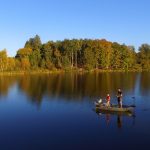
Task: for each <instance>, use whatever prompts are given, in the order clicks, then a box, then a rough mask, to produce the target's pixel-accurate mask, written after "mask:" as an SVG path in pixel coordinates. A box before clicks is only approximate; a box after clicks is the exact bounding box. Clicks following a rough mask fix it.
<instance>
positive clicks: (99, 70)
mask: <svg viewBox="0 0 150 150" xmlns="http://www.w3.org/2000/svg"><path fill="white" fill-rule="evenodd" d="M149 71H150V70H134V69H131V70H102V69H93V70H90V71H88V70H84V69H73V70H42V69H41V70H28V71H27V70H26V71H4V72H0V75H26V74H29V75H30V74H55V73H56V74H57V73H58V74H60V73H112V72H114V73H115V72H122V73H126V72H149Z"/></svg>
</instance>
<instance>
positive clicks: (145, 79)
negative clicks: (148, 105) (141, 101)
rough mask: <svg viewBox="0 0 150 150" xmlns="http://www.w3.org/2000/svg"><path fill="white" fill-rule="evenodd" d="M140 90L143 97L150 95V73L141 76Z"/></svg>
mask: <svg viewBox="0 0 150 150" xmlns="http://www.w3.org/2000/svg"><path fill="white" fill-rule="evenodd" d="M139 89H140V92H141V94H142V95H146V96H147V95H150V73H149V72H143V73H142V74H141V76H140V83H139Z"/></svg>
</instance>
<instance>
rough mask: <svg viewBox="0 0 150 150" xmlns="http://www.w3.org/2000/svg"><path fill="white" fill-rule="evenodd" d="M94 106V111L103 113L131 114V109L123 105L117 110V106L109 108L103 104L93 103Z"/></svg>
mask: <svg viewBox="0 0 150 150" xmlns="http://www.w3.org/2000/svg"><path fill="white" fill-rule="evenodd" d="M95 106H96V110H100V111H105V112H120V113H122V112H130V113H132V112H133V110H134V109H133V107H132V106H127V105H123V107H122V108H119V107H118V105H111V106H109V107H108V106H106V105H105V104H103V103H98V102H95Z"/></svg>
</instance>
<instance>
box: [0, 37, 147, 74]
mask: <svg viewBox="0 0 150 150" xmlns="http://www.w3.org/2000/svg"><path fill="white" fill-rule="evenodd" d="M78 68H80V69H86V70H93V69H101V70H150V45H148V44H142V45H141V46H140V47H139V51H138V52H135V48H134V47H133V46H127V45H125V44H119V43H117V42H110V41H107V40H105V39H101V40H99V39H95V40H92V39H72V40H69V39H65V40H63V41H56V42H54V41H48V42H47V43H44V44H42V42H41V39H40V37H39V36H38V35H36V36H35V37H34V38H30V39H29V40H28V41H27V42H26V43H25V45H24V47H23V48H20V49H19V50H18V51H17V53H16V56H15V57H8V56H7V50H6V49H4V50H2V51H0V71H1V72H3V71H20V70H38V69H45V70H56V69H57V70H71V69H78Z"/></svg>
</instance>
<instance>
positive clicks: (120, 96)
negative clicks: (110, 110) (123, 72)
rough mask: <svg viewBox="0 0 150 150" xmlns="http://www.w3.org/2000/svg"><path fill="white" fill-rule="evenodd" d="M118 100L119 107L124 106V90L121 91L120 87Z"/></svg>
mask: <svg viewBox="0 0 150 150" xmlns="http://www.w3.org/2000/svg"><path fill="white" fill-rule="evenodd" d="M117 100H118V106H119V108H122V91H121V89H118V93H117Z"/></svg>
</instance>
